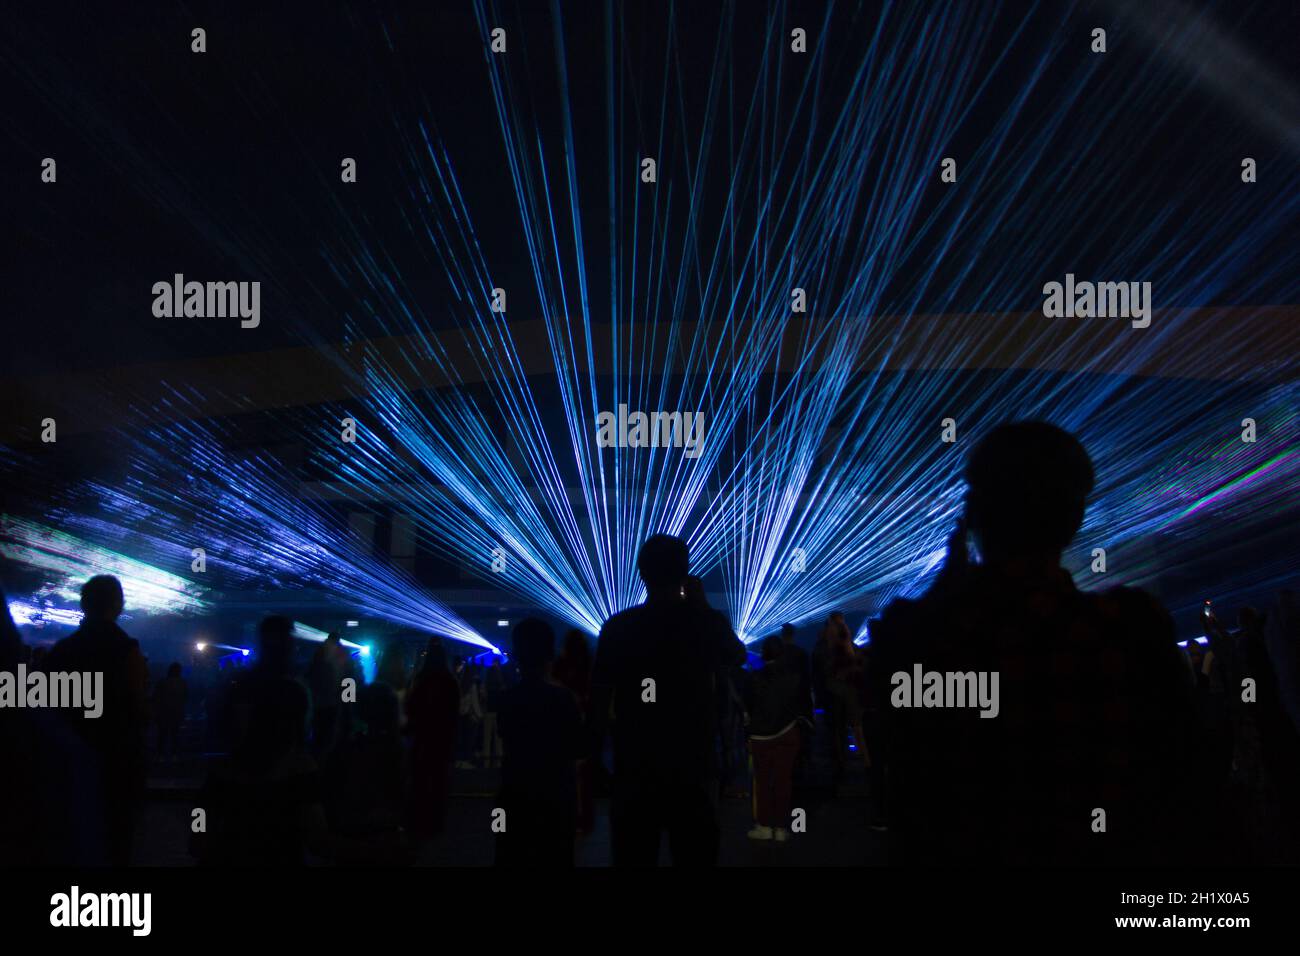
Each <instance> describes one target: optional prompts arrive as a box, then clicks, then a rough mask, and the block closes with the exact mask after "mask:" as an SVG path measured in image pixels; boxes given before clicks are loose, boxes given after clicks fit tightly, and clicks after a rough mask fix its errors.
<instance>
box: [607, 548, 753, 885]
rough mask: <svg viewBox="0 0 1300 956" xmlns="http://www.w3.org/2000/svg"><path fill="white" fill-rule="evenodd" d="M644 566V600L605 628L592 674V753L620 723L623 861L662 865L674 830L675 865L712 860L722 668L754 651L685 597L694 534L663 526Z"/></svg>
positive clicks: (618, 840)
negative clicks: (663, 844)
mask: <svg viewBox="0 0 1300 956" xmlns="http://www.w3.org/2000/svg"><path fill="white" fill-rule="evenodd" d="M637 569H638V570H639V571H640V573H641V579H642V580H643V581H644V582H645V586H646V591H647V597H646V601H645V603H644V604H640V605H637V606H636V607H633V608H629V609H628V610H626V611H621V612H619V613H618V614H615V615H614V616H613V617H611V618H610V619H609V620H608V621H606V622H605V626H604V627H602V628H601V632H600V641H599V643H598V644H597V645H596V661H595V665H594V669H593V674H592V699H591V712H590V716H589V722H590V726H591V733H592V746H591V749H590V753H591V754H592V756H593V758H599V755H600V753H601V750H602V749H603V740H604V735H605V730H606V728H607V726H608V724H609V722H610V713H611V704H612V707H613V717H614V720H613V724H614V775H613V785H612V794H611V806H610V823H611V828H612V834H611V837H612V840H611V842H612V848H613V856H614V865H615V866H654V865H655V864H656V863H657V861H658V856H659V843H660V840H661V838H662V835H663V834H664V833H665V832H666V833H667V834H668V843H669V850H670V852H671V855H672V860H673V863H674V864H676V865H712V864H714V863H715V862H716V861H717V854H718V820H717V794H718V768H717V756H716V753H715V749H714V741H715V737H716V733H717V726H716V721H717V712H718V704H717V701H716V695H717V694H718V693H719V688H718V686H717V674H718V670H719V668H721V667H723V666H725V665H737V666H738V665H740V664H743V663H744V661H745V648H744V645H743V644H741V643H740V641H739V640H737V639H736V635H735V634H734V633H733V632H732V630H731V625H730V624H729V623H728V622H727V619H726V617H725V616H724V615H722V614H721V613H719V612H717V611H713V610H707V611H705V610H702V609H699V608H696V607H692V606H691V605H689V604H687V603H686V600H685V598H684V587H685V584H686V578H687V576H688V575H689V574H690V553H689V551H688V549H687V547H686V543H685V542H684V541H682V540H680V539H678V538H673V537H670V536H668V535H654V536H653V537H651V538H649V539H648V540H647V541H646V542H645V544H644V545H643V546H642V548H641V553H640V554H639V555H638V557H637Z"/></svg>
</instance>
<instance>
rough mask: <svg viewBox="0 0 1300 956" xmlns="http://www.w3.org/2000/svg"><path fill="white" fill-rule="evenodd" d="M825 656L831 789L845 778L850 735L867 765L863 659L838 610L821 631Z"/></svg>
mask: <svg viewBox="0 0 1300 956" xmlns="http://www.w3.org/2000/svg"><path fill="white" fill-rule="evenodd" d="M824 635H825V638H826V645H825V646H826V654H825V657H824V658H823V666H824V667H825V668H826V696H827V698H828V702H829V704H830V711H831V720H830V726H831V738H832V744H833V747H834V749H833V750H832V752H831V757H832V760H833V766H834V782H833V784H834V786H837V787H838V786H839V785H840V783H842V782H843V779H844V770H845V766H846V764H847V762H848V756H849V736H850V734H851V735H852V737H853V742H854V744H855V745H856V746H857V748H858V754H859V756H860V757H861V758H862V760H863V763H864V766H868V765H869V758H868V755H867V748H866V742H865V741H864V740H863V732H862V716H863V708H862V697H863V693H862V690H863V687H862V684H863V680H864V675H863V670H862V660H861V659H860V658H859V656H858V652H857V648H856V647H855V646H854V644H853V635H852V633H851V632H850V631H849V626H848V624H847V623H846V622H845V620H844V615H843V614H841V613H840V612H839V611H836V612H835V613H833V614H831V616H830V617H829V618H827V621H826V627H825V630H824Z"/></svg>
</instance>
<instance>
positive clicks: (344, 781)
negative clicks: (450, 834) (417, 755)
mask: <svg viewBox="0 0 1300 956" xmlns="http://www.w3.org/2000/svg"><path fill="white" fill-rule="evenodd" d="M356 710H357V717H358V723H359V725H360V732H359V733H357V734H356V735H355V736H353V737H350V738H348V739H347V740H340V741H338V742H337V743H336V745H335V747H334V750H333V752H332V753H331V754H330V759H329V763H328V764H327V765H326V767H325V809H326V813H327V815H328V818H329V823H330V830H331V832H333V833H336V834H339V835H341V836H344V837H348V838H351V839H356V840H365V841H370V842H372V843H375V844H377V845H389V846H396V845H397V844H398V843H399V842H401V841H402V840H403V839H404V833H403V827H402V822H403V818H404V815H405V813H406V805H405V800H406V793H407V780H408V773H407V767H406V753H405V750H404V749H403V747H402V739H401V733H400V729H399V726H398V725H399V723H400V721H401V712H400V710H399V706H398V701H397V692H396V691H394V690H393V688H391V687H389V686H388V685H387V684H384V683H380V682H378V681H376V682H375V683H372V684H365V685H363V686H362V687H361V688H360V690H359V691H358V692H357V703H356Z"/></svg>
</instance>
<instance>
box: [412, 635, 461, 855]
mask: <svg viewBox="0 0 1300 956" xmlns="http://www.w3.org/2000/svg"><path fill="white" fill-rule="evenodd" d="M459 711H460V688H459V687H458V686H457V684H456V678H454V677H452V676H451V671H450V669H448V667H447V652H446V650H444V648H443V646H442V639H441V638H437V637H435V638H431V639H430V641H429V646H428V650H427V651H426V652H425V655H424V664H423V666H421V668H420V672H419V673H418V674H416V675H415V680H414V681H412V683H411V690H410V693H408V694H407V695H406V732H407V733H408V734H410V736H411V742H412V746H411V814H410V815H411V829H412V831H413V832H414V833H415V835H416V837H418V838H419V839H422V840H424V839H429V838H430V837H433V836H436V835H437V834H439V833H441V832H442V827H443V822H444V821H445V819H446V816H447V790H448V788H449V787H450V784H451V780H450V775H451V762H452V759H453V757H454V756H455V752H456V717H457V714H458V712H459Z"/></svg>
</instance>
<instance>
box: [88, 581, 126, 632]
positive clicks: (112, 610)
mask: <svg viewBox="0 0 1300 956" xmlns="http://www.w3.org/2000/svg"><path fill="white" fill-rule="evenodd" d="M125 605H126V599H125V598H124V597H123V596H122V582H121V581H119V580H118V579H117V578H115V577H113V576H112V575H111V574H97V575H95V576H94V577H93V578H91V579H90V580H89V581H87V582H86V583H85V584H83V585H82V586H81V611H82V614H84V615H85V620H87V621H116V620H117V618H118V615H120V614H121V613H122V608H123V607H124V606H125Z"/></svg>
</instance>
